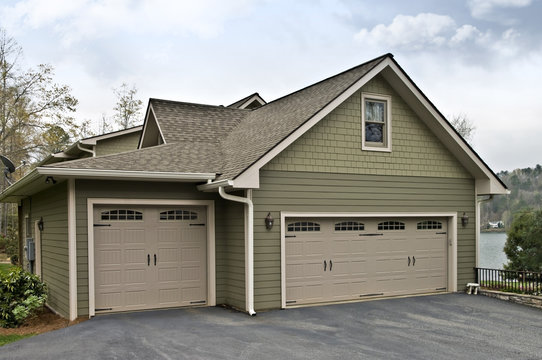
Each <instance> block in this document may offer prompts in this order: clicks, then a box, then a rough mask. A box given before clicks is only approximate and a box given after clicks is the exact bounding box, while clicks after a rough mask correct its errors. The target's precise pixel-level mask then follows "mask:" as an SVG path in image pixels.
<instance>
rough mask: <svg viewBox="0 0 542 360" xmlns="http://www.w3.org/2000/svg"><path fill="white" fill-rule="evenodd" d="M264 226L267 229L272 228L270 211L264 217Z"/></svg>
mask: <svg viewBox="0 0 542 360" xmlns="http://www.w3.org/2000/svg"><path fill="white" fill-rule="evenodd" d="M265 228H266V229H267V230H271V228H273V217H272V216H271V213H268V214H267V216H266V217H265Z"/></svg>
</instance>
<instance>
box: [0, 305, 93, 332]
mask: <svg viewBox="0 0 542 360" xmlns="http://www.w3.org/2000/svg"><path fill="white" fill-rule="evenodd" d="M85 320H88V318H87V317H80V318H77V319H76V320H75V321H71V322H70V321H69V320H67V319H64V318H63V317H61V316H59V315H56V314H55V313H53V312H52V311H51V310H49V309H48V308H44V309H43V310H42V311H41V312H40V313H39V314H37V315H36V316H34V317H32V318H30V319H27V320H26V321H25V322H24V324H22V325H21V326H19V327H18V328H11V329H5V328H1V327H0V335H11V334H14V335H27V334H41V333H44V332H48V331H52V330H58V329H62V328H65V327H68V326H71V325H74V324H78V323H80V322H83V321H85Z"/></svg>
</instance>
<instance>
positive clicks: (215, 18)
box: [0, 0, 250, 45]
mask: <svg viewBox="0 0 542 360" xmlns="http://www.w3.org/2000/svg"><path fill="white" fill-rule="evenodd" d="M249 5H250V0H233V1H227V2H225V1H221V0H198V1H175V2H172V1H168V0H141V1H138V2H133V1H129V0H116V1H107V0H101V1H91V0H47V1H43V0H23V1H19V2H17V3H16V4H14V5H13V6H3V7H0V17H1V18H2V19H5V21H4V23H5V25H4V26H6V27H8V29H9V30H11V31H12V32H14V31H16V29H17V28H19V27H21V26H25V27H30V28H33V29H40V28H44V27H47V26H52V27H53V30H54V31H55V32H56V33H58V34H60V36H61V38H62V39H63V41H64V43H65V44H68V45H69V44H71V43H74V42H78V41H80V40H83V39H95V38H103V37H107V36H108V35H109V34H111V33H115V32H136V33H140V34H148V33H151V34H171V33H173V34H181V35H182V34H186V33H190V34H194V35H196V36H200V37H214V36H217V35H218V34H219V33H220V32H221V31H222V28H223V26H224V23H225V22H226V21H228V20H229V19H232V18H235V17H237V16H242V15H244V14H246V12H247V11H248V10H249V9H250V6H249Z"/></svg>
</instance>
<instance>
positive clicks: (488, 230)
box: [480, 229, 506, 233]
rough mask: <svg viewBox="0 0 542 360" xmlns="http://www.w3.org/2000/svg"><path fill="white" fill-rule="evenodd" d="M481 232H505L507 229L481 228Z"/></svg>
mask: <svg viewBox="0 0 542 360" xmlns="http://www.w3.org/2000/svg"><path fill="white" fill-rule="evenodd" d="M480 232H481V233H505V232H506V229H480Z"/></svg>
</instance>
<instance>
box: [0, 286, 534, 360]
mask: <svg viewBox="0 0 542 360" xmlns="http://www.w3.org/2000/svg"><path fill="white" fill-rule="evenodd" d="M0 358H1V359H25V360H26V359H55V360H57V359H145V360H151V359H273V360H278V359H326V360H327V359H467V358H469V359H541V358H542V311H541V310H538V309H534V308H529V307H525V306H521V305H517V304H512V303H508V302H504V301H501V300H497V299H491V298H487V297H484V296H474V295H472V296H469V295H464V294H445V295H434V296H421V297H411V298H402V299H388V300H379V301H368V302H360V303H349V304H342V305H331V306H319V307H312V308H300V309H289V310H274V311H269V312H261V313H259V314H258V315H257V316H255V317H249V316H248V315H245V314H242V313H238V312H235V311H231V310H227V309H222V308H198V309H173V310H162V311H149V312H140V313H131V314H116V315H106V316H98V317H95V318H94V319H92V320H90V321H86V322H84V323H81V324H78V325H75V326H72V327H69V328H65V329H61V330H57V331H53V332H50V333H46V334H42V335H38V336H35V337H32V338H28V339H24V340H21V341H18V342H16V343H12V344H8V345H5V346H3V347H1V348H0Z"/></svg>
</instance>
